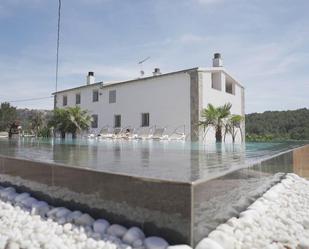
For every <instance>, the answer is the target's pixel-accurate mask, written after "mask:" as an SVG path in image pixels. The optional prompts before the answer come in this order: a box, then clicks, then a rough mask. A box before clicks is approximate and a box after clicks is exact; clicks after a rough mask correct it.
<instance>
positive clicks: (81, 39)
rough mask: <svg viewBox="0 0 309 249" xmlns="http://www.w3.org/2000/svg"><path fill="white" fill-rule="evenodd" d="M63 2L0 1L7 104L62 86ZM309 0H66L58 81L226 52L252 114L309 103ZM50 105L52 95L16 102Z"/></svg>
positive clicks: (202, 61)
mask: <svg viewBox="0 0 309 249" xmlns="http://www.w3.org/2000/svg"><path fill="white" fill-rule="evenodd" d="M57 4H58V1H57V0H1V1H0V31H1V36H0V58H1V59H0V84H1V88H0V89H1V91H0V102H2V101H11V100H21V99H28V98H38V97H48V96H50V94H51V92H53V91H54V89H55V59H56V54H55V53H56V26H57V16H56V14H57ZM308 9H309V1H307V0H268V1H266V0H74V1H73V0H62V30H61V44H60V68H59V89H65V88H69V87H75V86H79V85H81V84H84V81H85V75H86V73H87V72H88V71H94V72H95V73H96V78H97V80H103V81H109V80H124V79H129V78H133V77H136V76H138V74H139V70H140V67H139V66H138V65H137V62H138V61H139V60H141V59H143V58H145V57H147V56H151V59H150V60H149V61H147V62H146V63H145V65H144V70H145V71H146V74H150V73H151V72H152V70H153V68H154V67H160V68H161V71H163V72H169V71H173V70H180V69H185V68H190V67H195V66H201V67H208V66H210V65H211V58H212V56H213V53H214V52H221V53H222V55H223V57H224V65H225V67H226V69H227V70H228V71H229V72H230V73H231V74H232V75H233V76H235V77H236V78H237V79H239V80H240V81H241V82H242V83H243V84H244V86H245V87H246V112H247V113H251V112H262V111H265V110H286V109H296V108H301V107H307V108H308V107H309V96H308V95H309V77H308V76H309V73H308V72H309V29H308V27H309V16H308ZM12 104H13V105H16V106H18V107H28V108H40V109H42V108H47V109H51V108H52V107H53V101H52V99H47V100H40V101H29V102H12Z"/></svg>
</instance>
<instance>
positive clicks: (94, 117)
mask: <svg viewBox="0 0 309 249" xmlns="http://www.w3.org/2000/svg"><path fill="white" fill-rule="evenodd" d="M91 128H98V115H97V114H93V115H92V121H91Z"/></svg>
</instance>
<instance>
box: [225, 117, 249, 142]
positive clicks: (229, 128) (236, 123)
mask: <svg viewBox="0 0 309 249" xmlns="http://www.w3.org/2000/svg"><path fill="white" fill-rule="evenodd" d="M244 120H245V118H244V117H243V116H241V115H236V114H233V115H230V117H228V118H227V120H226V122H225V131H224V141H225V137H226V134H228V133H230V134H231V136H232V141H233V143H235V138H236V135H237V133H238V131H239V132H240V135H241V141H243V131H242V129H241V124H242V122H243V121H244Z"/></svg>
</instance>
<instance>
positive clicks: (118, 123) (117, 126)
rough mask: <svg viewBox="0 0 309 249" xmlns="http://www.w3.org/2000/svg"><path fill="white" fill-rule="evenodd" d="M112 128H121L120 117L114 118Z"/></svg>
mask: <svg viewBox="0 0 309 249" xmlns="http://www.w3.org/2000/svg"><path fill="white" fill-rule="evenodd" d="M114 127H115V128H119V127H121V115H115V116H114Z"/></svg>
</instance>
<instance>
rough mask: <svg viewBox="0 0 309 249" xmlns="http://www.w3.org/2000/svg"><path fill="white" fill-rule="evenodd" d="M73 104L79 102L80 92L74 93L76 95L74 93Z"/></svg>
mask: <svg viewBox="0 0 309 249" xmlns="http://www.w3.org/2000/svg"><path fill="white" fill-rule="evenodd" d="M75 104H76V105H79V104H80V93H76V95H75Z"/></svg>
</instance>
